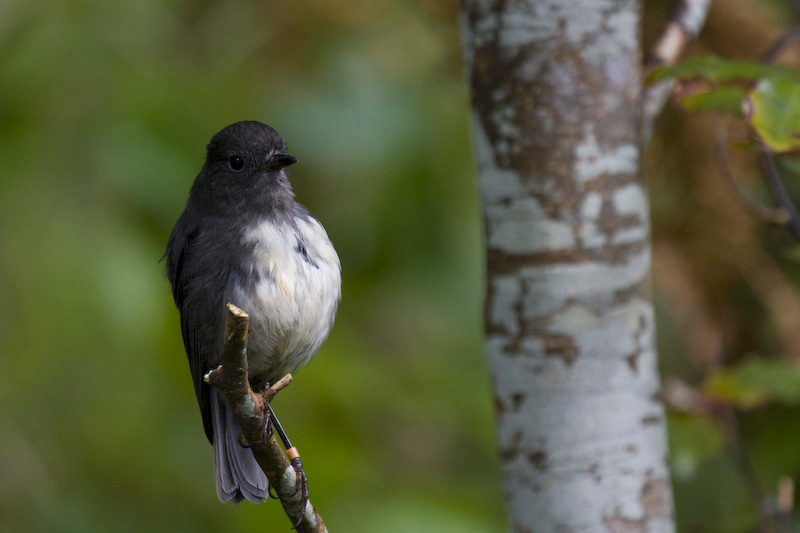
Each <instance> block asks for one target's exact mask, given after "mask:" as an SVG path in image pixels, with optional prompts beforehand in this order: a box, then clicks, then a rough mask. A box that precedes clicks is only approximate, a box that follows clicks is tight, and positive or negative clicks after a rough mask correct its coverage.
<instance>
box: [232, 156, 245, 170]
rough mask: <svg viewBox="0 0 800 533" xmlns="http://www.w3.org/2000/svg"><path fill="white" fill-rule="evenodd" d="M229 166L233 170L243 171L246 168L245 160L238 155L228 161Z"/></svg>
mask: <svg viewBox="0 0 800 533" xmlns="http://www.w3.org/2000/svg"><path fill="white" fill-rule="evenodd" d="M228 164H229V165H230V166H231V170H242V169H243V168H244V159H242V158H241V157H239V156H238V155H232V156H231V157H230V158H229V159H228Z"/></svg>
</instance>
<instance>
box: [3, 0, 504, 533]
mask: <svg viewBox="0 0 800 533" xmlns="http://www.w3.org/2000/svg"><path fill="white" fill-rule="evenodd" d="M456 20H457V19H456V4H455V3H454V2H451V3H447V4H440V3H439V2H436V1H431V2H428V3H419V2H404V1H389V2H378V3H376V2H372V1H356V2H353V1H350V0H348V1H334V2H321V1H297V0H294V1H291V2H289V1H286V2H257V1H231V2H207V1H200V2H198V1H162V0H158V1H155V0H145V1H136V2H133V1H123V2H106V1H100V0H85V1H80V0H76V1H65V2H43V1H30V0H24V1H23V0H20V1H8V0H2V1H0V168H2V169H3V170H2V171H0V213H2V215H1V216H2V219H0V341H1V342H2V344H1V345H0V352H2V362H3V364H2V366H3V370H2V371H0V530H2V531H76V532H77V531H80V532H86V531H204V530H207V531H220V530H229V531H236V530H239V531H243V530H251V531H263V530H270V531H272V530H275V531H282V530H286V531H289V528H290V523H289V521H288V519H287V518H286V517H285V515H284V514H283V511H282V509H281V507H280V505H278V504H276V503H274V502H270V503H267V504H266V505H261V506H254V505H250V504H242V505H239V506H234V505H232V504H229V505H222V504H220V503H219V501H218V500H217V498H216V495H215V491H214V479H213V456H212V448H211V446H210V445H209V444H208V442H206V441H205V437H204V436H203V430H202V424H201V420H200V416H199V411H198V409H197V406H196V405H195V399H194V394H193V392H192V385H191V380H190V378H189V371H188V364H187V362H186V356H185V354H184V351H183V346H182V342H181V338H180V326H179V322H178V313H177V311H176V309H175V307H174V304H173V302H172V300H171V295H170V290H169V285H168V283H167V281H166V277H165V275H164V273H163V270H164V265H163V264H161V263H159V258H160V257H161V255H162V253H163V250H164V247H165V245H166V240H167V237H168V235H169V232H170V230H171V228H172V225H173V224H174V222H175V220H176V219H177V217H178V215H179V214H180V212H181V211H182V210H183V206H184V203H185V201H186V198H187V195H188V191H189V187H190V185H191V183H192V181H193V179H194V177H195V175H196V174H197V172H198V171H199V169H200V166H201V165H202V163H203V158H204V155H205V145H206V144H207V143H208V141H209V139H210V138H211V136H212V135H213V134H214V133H215V132H216V131H218V130H219V129H221V128H222V127H224V126H225V125H227V124H230V123H232V122H235V121H238V120H243V119H255V120H261V121H263V122H266V123H268V124H270V125H272V126H273V127H275V128H276V129H277V130H278V131H279V132H280V133H281V134H282V135H283V137H284V138H285V139H286V141H287V144H288V146H289V149H290V153H292V154H293V155H295V156H297V157H298V158H299V159H300V164H298V165H296V166H294V167H293V168H292V171H291V177H292V180H293V182H294V184H295V190H296V193H297V196H298V198H299V199H300V201H302V202H303V203H304V204H306V205H307V206H308V207H309V208H310V209H312V211H313V212H314V213H315V214H316V215H317V216H318V218H319V219H320V220H321V221H322V222H323V224H324V225H325V227H326V228H327V230H328V233H329V234H330V236H331V239H332V240H333V242H334V243H335V245H336V247H337V249H338V251H339V255H340V256H341V260H342V265H343V270H344V298H343V301H342V304H341V307H340V312H339V316H338V319H337V323H336V327H335V329H334V331H333V333H332V335H331V337H330V339H329V340H328V342H327V343H326V344H325V345H324V347H323V349H322V350H321V352H320V353H319V355H318V357H317V359H316V360H315V361H314V364H312V365H310V366H309V367H308V368H307V369H305V370H303V371H302V372H300V373H299V374H298V375H297V376H296V378H297V379H296V381H295V383H294V384H293V385H292V386H291V387H290V388H289V389H287V390H286V391H285V392H283V393H282V394H281V395H280V397H279V398H278V400H277V404H276V409H277V410H278V412H279V413H280V414H281V418H282V420H283V421H284V423H285V425H286V426H287V429H288V430H289V432H290V433H291V435H292V438H293V440H294V441H295V443H296V444H297V445H298V447H299V449H300V450H301V452H302V454H303V459H304V464H305V466H306V470H307V472H308V475H309V478H310V489H311V494H312V499H313V501H314V503H315V505H316V506H317V507H318V509H319V511H320V513H321V514H322V516H323V518H324V519H325V520H326V523H327V524H328V525H329V527H330V528H331V530H332V531H374V530H375V525H376V524H377V523H378V522H379V521H380V523H381V524H384V526H381V528H380V529H381V530H382V531H398V532H400V531H421V530H428V529H440V530H441V529H446V530H454V531H455V530H457V531H466V530H469V531H502V530H503V529H504V527H505V526H504V524H505V511H504V509H503V507H502V488H501V483H500V475H499V472H498V470H497V461H496V459H495V454H494V437H493V432H492V427H491V411H490V409H491V408H490V406H491V401H490V392H489V390H490V382H489V378H488V377H487V364H486V362H485V359H484V357H483V352H482V339H481V332H480V329H481V323H482V321H481V316H480V302H481V252H480V234H481V230H480V220H479V207H478V200H477V183H476V180H475V177H474V170H473V162H472V159H471V155H470V147H469V142H470V141H469V130H468V127H469V122H468V96H467V88H466V84H465V83H464V80H463V79H462V71H461V56H460V53H461V52H460V43H459V38H458V27H457V24H456ZM269 524H274V526H272V527H268V525H269ZM386 524H389V525H388V526H386Z"/></svg>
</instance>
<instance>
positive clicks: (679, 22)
mask: <svg viewBox="0 0 800 533" xmlns="http://www.w3.org/2000/svg"><path fill="white" fill-rule="evenodd" d="M710 7H711V0H677V1H676V2H675V7H674V8H673V10H672V14H671V15H670V18H669V21H667V25H666V26H665V27H664V31H663V32H662V33H661V36H660V37H659V39H658V41H657V42H656V45H655V46H654V47H653V50H652V51H651V52H650V57H649V58H648V60H647V61H646V63H645V68H644V74H645V75H647V74H649V73H650V72H652V70H653V69H655V68H656V67H659V66H662V65H672V64H674V63H675V62H676V61H678V59H679V58H680V56H681V55H682V54H683V51H684V50H685V49H686V45H687V44H689V42H690V41H691V40H692V39H695V38H696V37H697V35H698V34H699V33H700V29H701V28H702V27H703V24H704V23H705V20H706V15H707V14H708V9H709V8H710ZM674 84H675V82H674V81H673V80H667V81H663V82H660V83H655V84H652V85H649V86H647V87H645V89H644V92H643V94H642V139H643V140H644V143H643V144H645V143H646V142H647V140H649V139H650V135H651V134H652V132H653V123H654V122H655V119H656V117H657V116H658V115H659V113H661V110H662V109H663V107H664V104H665V103H666V101H667V98H669V94H670V92H672V88H673V86H674Z"/></svg>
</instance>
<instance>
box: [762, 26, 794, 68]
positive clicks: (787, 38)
mask: <svg viewBox="0 0 800 533" xmlns="http://www.w3.org/2000/svg"><path fill="white" fill-rule="evenodd" d="M797 41H800V26H795V27H794V28H790V29H789V30H788V31H787V32H786V33H784V34H783V35H781V36H780V37H778V39H777V40H776V41H775V42H774V43H772V46H770V47H769V48H768V49H767V51H766V52H764V55H762V56H761V62H762V63H767V64H769V63H774V62H775V60H776V59H778V57H779V56H780V55H781V53H782V52H783V51H784V50H785V49H786V47H787V46H790V45H792V44H794V43H795V42H797Z"/></svg>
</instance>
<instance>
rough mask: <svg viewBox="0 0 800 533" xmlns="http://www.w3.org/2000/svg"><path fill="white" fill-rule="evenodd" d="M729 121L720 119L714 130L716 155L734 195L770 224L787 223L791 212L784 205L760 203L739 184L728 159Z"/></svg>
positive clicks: (744, 205) (746, 207)
mask: <svg viewBox="0 0 800 533" xmlns="http://www.w3.org/2000/svg"><path fill="white" fill-rule="evenodd" d="M727 128H728V122H727V121H723V120H720V121H719V122H718V123H717V127H716V129H715V130H714V156H715V158H716V160H717V165H718V166H719V169H720V172H721V173H722V177H723V178H725V182H726V183H727V184H728V186H729V187H730V189H731V191H732V192H733V195H734V196H735V197H736V199H737V200H739V203H741V204H742V206H743V207H744V208H745V209H747V210H748V211H750V213H751V214H752V215H754V216H755V217H757V218H759V219H761V220H763V221H765V222H769V223H770V224H778V225H781V226H784V225H786V224H787V223H788V222H789V220H790V216H789V212H788V211H787V210H786V209H785V208H784V207H776V208H769V207H767V206H765V205H762V204H760V203H759V202H758V201H757V200H756V199H755V198H753V197H752V196H750V194H748V192H747V191H746V190H745V189H744V188H743V187H742V186H741V185H739V182H738V180H737V179H736V177H735V176H734V172H733V169H732V168H731V164H730V160H729V159H728V149H727V146H726V145H727V143H728V129H727Z"/></svg>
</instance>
